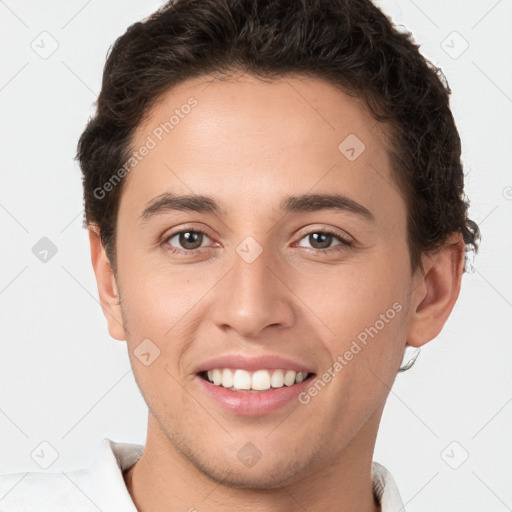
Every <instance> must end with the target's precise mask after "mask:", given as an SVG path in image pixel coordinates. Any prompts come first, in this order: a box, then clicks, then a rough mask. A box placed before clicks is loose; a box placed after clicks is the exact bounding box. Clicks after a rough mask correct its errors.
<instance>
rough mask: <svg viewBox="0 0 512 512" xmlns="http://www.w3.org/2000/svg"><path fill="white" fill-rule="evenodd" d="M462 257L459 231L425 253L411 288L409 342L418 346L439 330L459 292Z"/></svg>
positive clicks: (462, 250)
mask: <svg viewBox="0 0 512 512" xmlns="http://www.w3.org/2000/svg"><path fill="white" fill-rule="evenodd" d="M464 257H465V251H464V240H463V239H462V235H461V234H460V233H453V234H452V235H450V236H449V237H448V238H447V240H446V242H445V244H444V245H443V247H442V248H441V249H439V250H438V251H436V252H434V253H432V254H430V255H428V256H426V257H425V260H424V261H425V263H424V268H425V273H424V275H423V276H421V280H420V281H421V282H420V283H419V284H417V285H416V288H415V290H414V291H413V301H412V308H411V319H410V323H409V330H408V335H407V344H408V345H410V346H413V347H420V346H422V345H424V344H425V343H427V342H429V341H430V340H432V339H434V338H435V337H436V336H437V335H438V334H439V333H440V332H441V329H442V328H443V326H444V324H445V323H446V321H447V320H448V317H449V316H450V313H451V312H452V309H453V306H454V305H455V302H456V300H457V298H458V296H459V292H460V286H461V280H462V275H463V272H464Z"/></svg>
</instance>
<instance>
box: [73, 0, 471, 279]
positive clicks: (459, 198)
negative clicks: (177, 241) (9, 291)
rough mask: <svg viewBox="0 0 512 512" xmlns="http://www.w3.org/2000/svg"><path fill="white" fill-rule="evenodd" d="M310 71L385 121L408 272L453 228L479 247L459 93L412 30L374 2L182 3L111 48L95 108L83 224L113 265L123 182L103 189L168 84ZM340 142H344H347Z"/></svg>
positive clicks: (86, 143)
mask: <svg viewBox="0 0 512 512" xmlns="http://www.w3.org/2000/svg"><path fill="white" fill-rule="evenodd" d="M233 70H242V71H245V72H249V73H251V74H253V75H255V76H259V77H262V78H271V79H273V78H279V77H280V76H284V75H285V74H293V73H299V74H305V75H307V76H313V77H318V78H322V79H325V80H327V81H329V82H330V83H332V84H334V85H335V86H337V87H339V88H340V89H341V90H343V91H344V92H346V93H348V94H351V95H352V96H355V97H358V98H362V99H363V100H364V102H365V104H366V105H367V107H368V108H369V110H370V112H371V113H372V115H373V116H374V117H375V119H376V120H377V121H382V122H385V123H386V124H387V127H388V130H387V138H388V139H389V141H390V144H389V146H390V148H389V152H390V157H391V160H392V162H393V171H394V178H395V180H396V182H397V183H398V185H399V188H400V190H401V192H402V195H403V197H404V200H405V202H406V205H407V210H408V221H407V237H408V246H409V250H410V256H411V267H412V269H413V270H414V269H416V268H417V267H418V266H420V267H421V255H422V254H423V253H425V252H428V251H431V250H435V249H437V248H439V247H441V246H442V245H443V244H444V242H445V240H446V238H447V236H448V235H449V234H451V233H453V232H460V233H461V234H462V237H463V240H464V243H465V244H466V247H465V248H466V250H467V249H468V247H470V246H471V247H472V248H473V249H474V251H475V252H477V251H478V240H479V238H480V232H479V228H478V226H477V224H476V223H475V222H474V221H472V220H470V219H469V218H468V216H467V210H468V202H467V200H466V198H465V196H464V174H463V169H462V163H461V144H460V138H459V134H458V131H457V128H456V126H455V122H454V119H453V116H452V113H451V111H450V108H449V95H450V94H451V91H450V88H449V86H448V84H447V82H446V79H445V77H444V75H442V73H441V71H440V70H439V69H438V68H436V67H435V66H434V65H433V64H431V63H430V62H429V61H428V60H426V59H425V58H424V57H423V56H422V55H421V54H420V52H419V46H418V45H416V44H415V43H414V42H413V39H412V35H411V34H410V33H408V32H406V31H399V30H398V29H397V28H396V27H394V25H393V24H392V23H391V21H390V20H389V19H388V18H387V17H386V16H385V15H384V14H383V13H382V12H381V11H380V10H379V9H378V8H377V7H376V6H375V5H374V4H373V3H372V2H371V1H370V0H293V1H290V0H176V1H171V2H168V3H167V4H165V5H164V6H163V7H161V8H160V9H159V10H158V11H156V12H155V13H154V14H152V15H151V16H149V17H148V18H146V19H145V20H144V21H142V22H137V23H134V24H133V25H131V26H130V27H129V28H128V29H127V31H126V32H125V33H124V34H123V35H122V36H121V37H119V38H118V39H117V40H116V41H115V43H114V45H113V47H112V48H111V49H110V51H109V55H108V58H107V61H106V63H105V68H104V71H103V82H102V88H101V92H100V95H99V97H98V101H97V110H96V113H95V115H94V116H93V117H92V119H90V120H89V122H88V124H87V126H86V128H85V130H84V132H83V133H82V135H81V137H80V140H79V143H78V147H77V159H78V160H79V163H80V166H81V169H82V173H83V184H84V201H85V220H86V222H87V223H88V224H96V225H97V226H98V227H99V230H100V233H101V240H102V243H103V245H104V247H105V249H106V251H107V255H108V256H109V259H110V262H111V263H112V265H113V266H114V268H115V235H116V229H115V228H116V219H117V211H118V206H119V198H120V194H121V191H122V183H120V184H119V186H116V187H110V188H112V190H110V191H109V192H108V194H102V195H103V197H98V193H97V192H95V191H97V190H103V189H102V187H103V186H104V184H105V183H106V182H108V181H109V179H111V177H112V176H114V174H115V173H116V171H117V170H119V169H120V168H121V167H123V165H124V163H125V162H126V161H127V160H128V159H129V158H130V152H131V151H132V148H131V140H132V138H133V135H134V132H135V130H136V129H137V127H138V126H139V125H140V123H141V121H142V120H143V119H144V118H145V116H147V115H148V113H149V111H150V109H151V107H152V106H154V105H155V103H156V102H157V101H158V99H159V98H160V97H161V95H162V94H163V93H165V92H166V91H168V90H169V88H171V87H173V86H175V85H177V84H179V83H180V82H183V81H185V80H187V79H190V78H194V77H199V76H201V75H206V74H210V73H218V74H229V73H230V72H232V71H233ZM340 142H341V141H340Z"/></svg>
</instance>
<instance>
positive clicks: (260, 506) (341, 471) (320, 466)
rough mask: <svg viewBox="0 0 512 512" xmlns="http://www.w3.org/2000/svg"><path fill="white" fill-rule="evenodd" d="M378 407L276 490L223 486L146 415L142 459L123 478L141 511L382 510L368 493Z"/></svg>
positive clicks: (288, 511)
mask: <svg viewBox="0 0 512 512" xmlns="http://www.w3.org/2000/svg"><path fill="white" fill-rule="evenodd" d="M381 414H382V409H379V410H377V411H375V413H374V414H373V415H372V417H370V419H369V420H368V422H367V423H366V424H365V425H364V426H363V428H361V430H360V431H359V432H358V433H357V434H355V435H354V436H353V437H352V439H351V441H350V442H349V444H347V445H346V446H345V447H344V448H343V450H342V451H341V452H337V453H336V456H335V457H333V458H332V460H320V461H312V462H311V465H310V468H309V471H308V473H307V474H306V473H302V474H301V475H300V476H299V475H296V476H295V478H294V480H293V481H292V482H290V483H289V484H287V485H285V486H283V487H280V488H277V489H247V488H235V487H232V486H226V485H223V484H222V483H221V482H220V483H219V482H216V481H214V480H212V479H211V478H210V477H209V476H207V475H206V474H204V473H203V472H201V471H200V470H199V469H198V468H197V466H196V465H194V464H193V463H192V462H191V461H190V460H189V459H187V458H186V457H184V456H183V454H182V453H181V452H180V451H178V450H176V448H175V447H174V446H173V444H172V443H171V442H170V441H169V440H168V438H167V437H166V436H165V434H164V433H163V431H162V430H161V429H160V427H159V425H158V423H157V421H156V420H155V418H154V417H153V416H152V415H151V414H150V416H149V421H148V436H147V442H146V446H145V448H144V452H143V454H142V455H141V457H140V459H139V460H138V461H137V462H136V463H135V464H134V465H133V466H132V467H131V468H129V469H128V470H127V471H126V472H125V474H124V478H125V483H126V487H127V489H128V492H129V493H130V495H131V497H132V499H133V502H134V504H135V506H136V507H137V510H138V511H139V512H160V511H166V512H178V511H179V512H184V511H188V512H198V511H200V512H214V511H215V512H231V511H235V510H236V511H238V510H244V509H247V508H250V510H251V511H253V512H294V511H296V510H297V509H301V510H307V511H308V512H317V511H318V512H320V511H325V510H336V512H356V511H357V512H380V510H381V509H380V506H379V505H378V504H377V503H376V502H375V499H374V496H373V490H372V479H371V462H372V456H373V449H374V445H375V439H376V436H377V429H378V425H379V422H380V417H381Z"/></svg>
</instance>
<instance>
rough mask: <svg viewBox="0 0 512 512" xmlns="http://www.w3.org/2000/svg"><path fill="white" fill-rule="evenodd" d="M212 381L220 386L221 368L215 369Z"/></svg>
mask: <svg viewBox="0 0 512 512" xmlns="http://www.w3.org/2000/svg"><path fill="white" fill-rule="evenodd" d="M212 382H213V383H214V384H215V385H216V386H219V385H220V383H221V382H222V373H221V371H220V370H217V369H215V370H213V375H212Z"/></svg>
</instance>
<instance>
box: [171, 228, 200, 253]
mask: <svg viewBox="0 0 512 512" xmlns="http://www.w3.org/2000/svg"><path fill="white" fill-rule="evenodd" d="M205 236H206V237H207V235H206V233H203V232H202V231H193V230H188V231H180V232H179V233H175V234H174V235H171V236H170V237H169V238H167V240H166V242H167V243H169V245H171V244H170V241H171V240H172V239H173V238H176V237H178V242H179V244H180V245H181V246H182V247H183V248H184V249H186V250H187V251H193V250H195V249H199V248H200V247H201V242H202V240H203V237H205ZM207 238H208V237H207ZM171 247H172V248H173V249H176V248H175V247H174V246H172V245H171ZM176 250H179V249H176Z"/></svg>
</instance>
